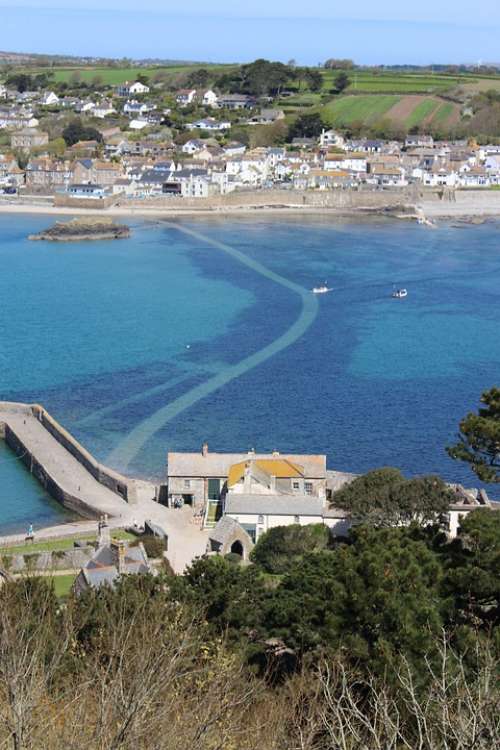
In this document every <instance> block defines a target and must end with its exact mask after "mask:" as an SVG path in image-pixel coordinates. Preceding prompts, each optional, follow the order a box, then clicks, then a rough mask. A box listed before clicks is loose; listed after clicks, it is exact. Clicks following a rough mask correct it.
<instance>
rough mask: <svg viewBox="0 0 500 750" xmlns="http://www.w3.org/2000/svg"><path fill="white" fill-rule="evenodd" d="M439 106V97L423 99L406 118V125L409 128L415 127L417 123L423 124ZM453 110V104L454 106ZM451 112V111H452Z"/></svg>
mask: <svg viewBox="0 0 500 750" xmlns="http://www.w3.org/2000/svg"><path fill="white" fill-rule="evenodd" d="M438 107H439V100H438V99H422V101H421V102H420V103H419V104H417V106H416V107H415V108H414V110H413V112H412V113H411V115H409V116H408V117H407V118H406V120H405V125H406V127H407V128H413V127H415V126H416V125H421V124H422V123H423V122H425V120H427V119H428V118H430V116H431V115H432V113H433V112H435V111H436V109H437V108H438ZM451 109H452V111H453V106H452V108H451ZM450 114H451V112H450Z"/></svg>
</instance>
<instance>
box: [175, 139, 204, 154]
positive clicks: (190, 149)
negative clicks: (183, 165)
mask: <svg viewBox="0 0 500 750" xmlns="http://www.w3.org/2000/svg"><path fill="white" fill-rule="evenodd" d="M205 146H206V143H205V141H200V139H199V138H192V139H191V140H189V141H186V143H185V144H184V145H183V146H182V149H181V150H182V153H183V154H196V153H197V152H198V151H203V149H204V148H205Z"/></svg>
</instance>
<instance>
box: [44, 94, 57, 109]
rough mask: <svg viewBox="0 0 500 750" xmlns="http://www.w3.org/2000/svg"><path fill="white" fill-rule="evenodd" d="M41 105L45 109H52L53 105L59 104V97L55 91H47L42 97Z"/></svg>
mask: <svg viewBox="0 0 500 750" xmlns="http://www.w3.org/2000/svg"><path fill="white" fill-rule="evenodd" d="M40 103H41V104H43V106H44V107H50V106H51V105H52V104H58V103H59V97H58V96H57V94H54V92H53V91H46V92H45V93H44V95H43V96H42V99H41V101H40Z"/></svg>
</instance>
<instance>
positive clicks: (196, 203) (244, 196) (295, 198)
mask: <svg viewBox="0 0 500 750" xmlns="http://www.w3.org/2000/svg"><path fill="white" fill-rule="evenodd" d="M417 196H418V192H417V191H416V190H415V188H414V187H407V188H397V189H389V190H374V189H366V188H365V189H362V190H341V189H338V190H279V189H276V190H242V191H235V192H234V193H228V194H227V195H215V196H210V197H209V198H174V197H172V196H165V197H163V196H162V197H158V198H148V200H147V201H137V200H124V199H120V200H119V201H118V202H117V203H116V204H115V205H116V206H120V208H126V207H130V208H140V209H146V208H147V209H155V208H156V209H160V210H163V211H169V210H170V211H177V210H182V209H185V210H192V209H198V210H201V211H202V210H208V211H214V212H215V211H217V210H222V209H224V210H228V209H234V210H248V211H251V210H252V209H258V208H276V209H278V208H289V209H294V208H296V209H297V210H299V209H300V210H303V209H304V208H310V209H311V210H314V209H316V208H318V209H325V208H332V209H337V210H339V211H342V210H344V211H346V212H349V213H350V212H356V211H360V212H362V211H363V210H368V211H370V210H372V211H373V210H380V209H384V208H388V209H391V208H393V209H396V208H398V207H401V206H402V205H408V206H413V205H414V204H415V202H416V200H417Z"/></svg>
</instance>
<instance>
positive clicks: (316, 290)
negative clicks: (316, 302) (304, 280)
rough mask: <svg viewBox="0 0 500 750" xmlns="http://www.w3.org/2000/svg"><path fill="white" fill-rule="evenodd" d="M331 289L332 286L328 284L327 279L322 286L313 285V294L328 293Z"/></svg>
mask: <svg viewBox="0 0 500 750" xmlns="http://www.w3.org/2000/svg"><path fill="white" fill-rule="evenodd" d="M331 291H332V290H331V288H330V287H329V286H328V284H327V282H326V281H325V283H324V284H323V285H322V286H315V287H313V289H312V293H313V294H326V293H327V292H331Z"/></svg>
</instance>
